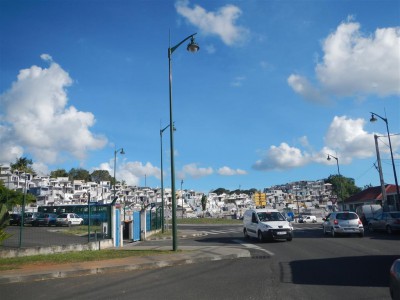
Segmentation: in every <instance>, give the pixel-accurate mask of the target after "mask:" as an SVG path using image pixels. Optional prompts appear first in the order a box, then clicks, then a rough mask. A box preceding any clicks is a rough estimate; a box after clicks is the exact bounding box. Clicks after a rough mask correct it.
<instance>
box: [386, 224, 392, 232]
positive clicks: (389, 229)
mask: <svg viewBox="0 0 400 300" xmlns="http://www.w3.org/2000/svg"><path fill="white" fill-rule="evenodd" d="M386 232H387V233H389V234H392V233H393V230H392V227H390V226H389V225H388V226H386Z"/></svg>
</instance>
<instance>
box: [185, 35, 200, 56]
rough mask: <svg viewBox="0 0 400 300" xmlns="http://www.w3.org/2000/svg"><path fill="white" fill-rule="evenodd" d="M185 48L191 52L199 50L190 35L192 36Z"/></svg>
mask: <svg viewBox="0 0 400 300" xmlns="http://www.w3.org/2000/svg"><path fill="white" fill-rule="evenodd" d="M187 50H188V51H189V52H191V53H195V52H197V51H199V50H200V47H199V45H197V43H196V42H195V41H194V37H193V36H192V38H191V39H190V43H189V44H188V46H187Z"/></svg>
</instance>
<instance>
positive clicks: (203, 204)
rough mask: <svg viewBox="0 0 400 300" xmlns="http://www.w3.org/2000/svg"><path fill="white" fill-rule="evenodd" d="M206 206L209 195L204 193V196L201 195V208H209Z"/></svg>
mask: <svg viewBox="0 0 400 300" xmlns="http://www.w3.org/2000/svg"><path fill="white" fill-rule="evenodd" d="M206 206H207V196H206V195H203V196H201V208H202V210H203V211H205V210H206V208H207V207H206Z"/></svg>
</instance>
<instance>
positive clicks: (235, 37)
mask: <svg viewBox="0 0 400 300" xmlns="http://www.w3.org/2000/svg"><path fill="white" fill-rule="evenodd" d="M175 7H176V10H177V12H178V13H179V14H180V15H181V16H183V17H185V18H186V19H187V20H188V21H189V22H190V23H191V24H193V25H195V26H197V27H199V29H200V30H201V31H202V33H203V34H209V35H217V36H219V37H220V38H221V39H222V41H223V42H224V43H225V44H226V45H228V46H231V45H234V44H237V43H239V44H240V43H243V42H244V41H245V40H246V39H247V36H248V34H249V31H248V29H246V28H244V27H241V26H237V25H236V24H235V22H236V20H237V19H238V18H239V17H240V15H241V14H242V11H241V10H240V8H239V7H237V6H235V5H231V4H228V5H225V6H223V7H221V8H220V9H219V10H218V11H216V12H207V11H206V10H205V9H204V8H202V7H201V6H199V5H194V7H193V8H190V7H189V1H187V0H183V1H177V2H176V4H175Z"/></svg>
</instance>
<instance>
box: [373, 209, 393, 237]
mask: <svg viewBox="0 0 400 300" xmlns="http://www.w3.org/2000/svg"><path fill="white" fill-rule="evenodd" d="M368 229H369V230H370V231H374V230H385V231H386V232H387V233H389V234H391V233H392V232H393V231H397V230H399V231H400V211H390V212H383V213H381V214H380V215H378V216H376V217H375V218H373V219H371V220H369V222H368Z"/></svg>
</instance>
